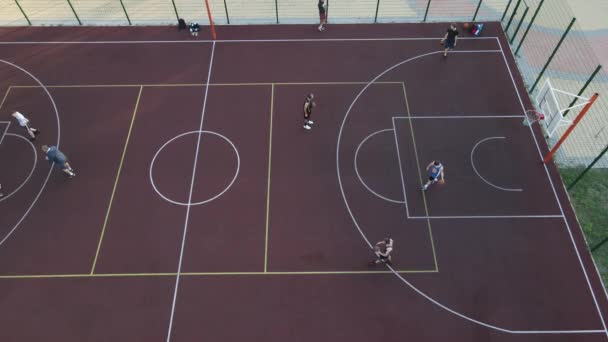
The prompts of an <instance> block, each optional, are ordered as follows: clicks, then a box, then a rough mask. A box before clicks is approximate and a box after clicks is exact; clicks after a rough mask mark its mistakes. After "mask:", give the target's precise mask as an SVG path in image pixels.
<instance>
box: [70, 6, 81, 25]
mask: <svg viewBox="0 0 608 342" xmlns="http://www.w3.org/2000/svg"><path fill="white" fill-rule="evenodd" d="M67 1H68V5H70V8H71V9H72V13H74V16H75V17H76V20H78V25H82V21H80V18H78V14H76V10H74V6H72V3H71V2H70V0H67Z"/></svg>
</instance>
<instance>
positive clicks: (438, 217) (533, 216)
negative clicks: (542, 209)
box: [408, 215, 564, 220]
mask: <svg viewBox="0 0 608 342" xmlns="http://www.w3.org/2000/svg"><path fill="white" fill-rule="evenodd" d="M563 217H564V216H563V215H478V216H410V217H408V218H410V219H424V220H426V219H517V218H529V219H544V218H563Z"/></svg>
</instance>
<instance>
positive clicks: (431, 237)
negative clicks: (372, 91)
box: [401, 82, 439, 272]
mask: <svg viewBox="0 0 608 342" xmlns="http://www.w3.org/2000/svg"><path fill="white" fill-rule="evenodd" d="M401 86H402V88H403V96H404V97H405V107H406V110H407V116H408V119H409V121H410V131H411V132H412V143H413V147H414V155H415V156H416V166H417V167H418V179H419V181H420V184H421V185H422V184H423V183H422V171H421V170H420V160H419V159H418V148H417V147H416V136H415V135H414V124H413V122H412V119H411V113H410V105H409V102H408V100H407V92H406V91H405V82H401ZM422 202H423V203H424V211H425V213H426V216H427V218H426V223H427V225H428V227H429V237H430V239H431V249H432V250H433V260H434V261H435V271H437V272H439V264H438V263H437V254H436V253H435V242H434V240H433V229H432V228H431V219H430V218H429V216H430V214H429V208H428V205H427V202H426V195H425V193H424V191H422Z"/></svg>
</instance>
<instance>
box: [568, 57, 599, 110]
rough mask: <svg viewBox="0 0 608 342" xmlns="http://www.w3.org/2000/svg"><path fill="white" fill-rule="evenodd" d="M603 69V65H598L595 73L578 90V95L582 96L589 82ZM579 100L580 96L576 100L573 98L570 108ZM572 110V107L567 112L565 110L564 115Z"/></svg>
mask: <svg viewBox="0 0 608 342" xmlns="http://www.w3.org/2000/svg"><path fill="white" fill-rule="evenodd" d="M601 69H602V66H601V65H598V66H597V67H596V68H595V70H594V71H593V73H592V74H591V76H590V77H589V79H588V80H587V82H585V85H584V86H583V87H582V88H581V90H580V91H579V92H578V94H576V95H577V96H581V95H582V94H583V92H584V91H585V89H587V86H588V85H589V83H591V81H593V79H594V78H595V75H597V73H598V72H599V71H600V70H601ZM577 100H578V97H575V98H574V100H572V102H570V105H569V106H568V108H571V107H572V106H574V104H575V103H576V101H577ZM569 111H570V109H568V110H567V111H566V112H564V117H565V116H566V115H568V112H569Z"/></svg>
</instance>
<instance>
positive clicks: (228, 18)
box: [224, 0, 230, 24]
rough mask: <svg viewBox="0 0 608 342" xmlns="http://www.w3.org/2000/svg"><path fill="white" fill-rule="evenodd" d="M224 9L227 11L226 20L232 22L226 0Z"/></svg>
mask: <svg viewBox="0 0 608 342" xmlns="http://www.w3.org/2000/svg"><path fill="white" fill-rule="evenodd" d="M224 11H226V21H227V22H228V24H230V16H229V15H228V6H227V5H226V0H224Z"/></svg>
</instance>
